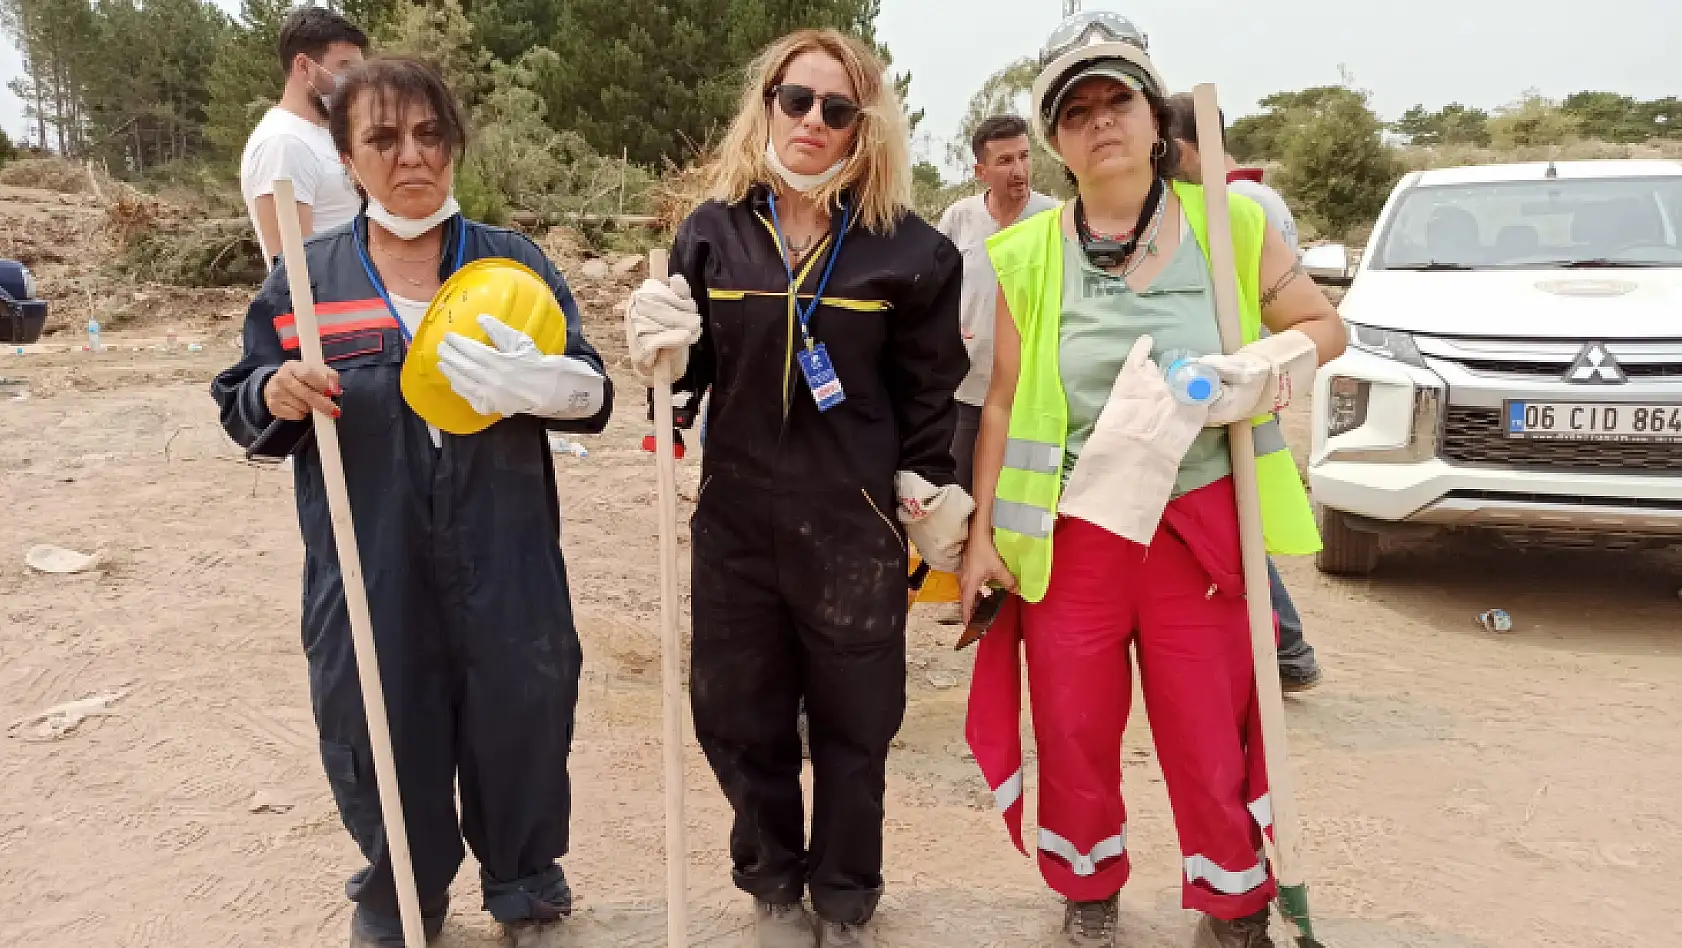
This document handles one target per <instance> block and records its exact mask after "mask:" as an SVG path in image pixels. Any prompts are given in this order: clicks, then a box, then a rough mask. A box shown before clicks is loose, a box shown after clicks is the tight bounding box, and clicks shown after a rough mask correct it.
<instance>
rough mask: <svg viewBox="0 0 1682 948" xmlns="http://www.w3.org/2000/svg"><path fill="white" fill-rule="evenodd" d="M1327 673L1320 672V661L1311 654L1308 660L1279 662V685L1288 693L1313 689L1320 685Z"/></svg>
mask: <svg viewBox="0 0 1682 948" xmlns="http://www.w3.org/2000/svg"><path fill="white" fill-rule="evenodd" d="M1324 677H1325V675H1323V674H1322V673H1321V672H1320V663H1319V662H1317V661H1315V660H1314V656H1312V655H1310V656H1309V657H1308V661H1307V662H1295V663H1291V664H1286V663H1285V662H1280V663H1279V687H1280V689H1281V690H1283V691H1284V692H1285V694H1288V695H1295V694H1301V693H1302V692H1304V691H1313V690H1314V689H1315V688H1318V687H1320V681H1321V679H1323V678H1324Z"/></svg>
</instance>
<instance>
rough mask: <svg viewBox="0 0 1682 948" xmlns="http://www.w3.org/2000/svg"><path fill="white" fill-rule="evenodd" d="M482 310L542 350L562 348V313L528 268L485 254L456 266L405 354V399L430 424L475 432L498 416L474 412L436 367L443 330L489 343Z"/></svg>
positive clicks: (545, 286) (564, 337)
mask: <svg viewBox="0 0 1682 948" xmlns="http://www.w3.org/2000/svg"><path fill="white" fill-rule="evenodd" d="M480 314H486V315H490V316H494V317H496V319H497V320H499V321H501V322H502V323H504V324H505V325H507V326H508V327H510V328H512V329H518V330H519V331H521V332H523V333H525V334H526V335H528V336H530V337H531V339H532V341H533V342H535V343H537V348H538V350H539V351H541V352H543V353H544V354H545V355H562V354H564V353H565V352H566V346H567V320H566V313H564V312H562V311H561V304H560V303H559V302H557V301H556V299H555V293H554V291H552V290H551V289H549V284H547V283H545V282H544V281H543V278H542V277H540V276H538V275H537V274H536V273H534V272H532V270H531V268H530V267H527V266H525V265H524V264H522V263H519V262H517V261H514V260H508V259H506V258H503V257H486V258H484V259H482V260H475V261H473V262H472V263H469V264H468V265H466V266H464V267H462V268H461V269H460V270H457V271H456V272H455V274H454V275H452V276H451V277H450V278H449V279H448V280H446V281H445V282H444V285H443V286H442V287H440V288H439V290H438V295H436V296H434V297H433V298H432V305H431V306H429V307H427V310H426V318H425V319H423V320H421V324H420V328H419V329H417V330H415V336H414V339H413V340H411V341H410V343H409V353H408V355H406V356H405V357H404V358H403V400H404V401H406V402H408V403H409V407H410V408H412V409H414V410H415V414H417V415H419V416H420V417H421V418H422V419H423V420H425V421H426V422H427V423H428V424H431V425H434V426H436V427H437V428H438V430H440V431H447V432H449V433H450V434H455V435H468V434H474V433H475V432H479V431H483V430H485V429H486V428H489V427H490V426H491V425H492V424H493V423H495V422H496V421H497V420H498V419H500V418H501V417H502V416H501V415H481V414H479V413H478V412H476V411H474V410H473V408H472V406H470V405H468V404H467V400H466V399H464V398H462V397H461V396H460V395H457V394H456V392H455V389H453V388H451V387H450V380H449V379H447V378H445V377H444V374H443V373H442V372H440V371H438V344H439V343H441V342H443V341H444V334H445V333H451V332H453V333H460V334H461V335H463V336H465V337H467V338H468V339H473V340H475V341H477V342H482V343H484V344H485V345H492V343H491V341H490V339H488V338H487V337H486V336H485V331H484V330H483V329H482V328H480V326H479V316H480Z"/></svg>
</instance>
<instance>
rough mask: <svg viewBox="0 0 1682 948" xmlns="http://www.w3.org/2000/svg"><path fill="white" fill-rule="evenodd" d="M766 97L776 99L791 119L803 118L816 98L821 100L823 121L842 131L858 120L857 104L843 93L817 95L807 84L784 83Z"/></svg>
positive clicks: (815, 101) (810, 109) (779, 106)
mask: <svg viewBox="0 0 1682 948" xmlns="http://www.w3.org/2000/svg"><path fill="white" fill-rule="evenodd" d="M768 98H773V99H776V100H777V107H778V108H780V109H782V110H783V114H784V115H786V116H788V117H789V118H791V119H795V120H799V119H803V118H805V117H806V116H807V115H808V114H809V113H810V112H811V111H812V106H813V105H815V104H816V103H817V102H818V100H820V99H822V100H823V123H824V124H825V125H828V126H829V127H830V128H832V129H834V130H836V131H838V132H843V131H846V130H847V129H849V128H851V127H852V125H853V123H854V122H856V121H858V117H859V104H858V103H857V102H854V101H853V100H852V99H849V98H847V97H846V96H844V95H822V96H820V95H818V94H817V92H815V91H813V90H812V89H811V88H810V87H808V86H797V85H794V84H792V83H785V84H783V85H780V86H777V87H776V88H774V89H772V90H771V92H770V95H769V96H768Z"/></svg>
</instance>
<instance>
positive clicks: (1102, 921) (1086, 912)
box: [1058, 895, 1117, 948]
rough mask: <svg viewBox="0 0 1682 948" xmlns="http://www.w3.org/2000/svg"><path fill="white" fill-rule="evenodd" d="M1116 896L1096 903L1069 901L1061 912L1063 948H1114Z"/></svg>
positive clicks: (1061, 943)
mask: <svg viewBox="0 0 1682 948" xmlns="http://www.w3.org/2000/svg"><path fill="white" fill-rule="evenodd" d="M1116 898H1117V897H1116V896H1113V895H1112V896H1110V897H1109V898H1107V899H1101V900H1099V901H1097V902H1075V901H1072V900H1071V901H1070V902H1069V905H1068V907H1067V908H1065V909H1064V910H1063V940H1062V941H1061V942H1059V943H1058V944H1060V945H1062V946H1064V948H1115V929H1116Z"/></svg>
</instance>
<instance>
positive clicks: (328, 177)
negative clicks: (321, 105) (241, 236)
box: [239, 108, 362, 257]
mask: <svg viewBox="0 0 1682 948" xmlns="http://www.w3.org/2000/svg"><path fill="white" fill-rule="evenodd" d="M276 178H291V179H292V188H293V190H294V191H295V192H297V195H298V203H300V204H308V205H309V206H310V213H311V215H312V218H311V222H310V232H311V233H312V234H319V233H322V232H324V231H329V230H332V229H333V228H335V227H337V226H339V225H340V224H343V223H345V222H346V221H348V220H350V219H351V218H353V217H355V216H356V212H357V211H358V210H360V209H361V207H362V199H361V198H359V197H357V194H356V188H354V187H352V185H351V183H350V175H348V174H346V173H345V168H344V165H343V164H341V163H340V162H339V150H338V149H337V148H334V147H333V136H332V135H331V134H329V133H328V131H327V129H325V128H323V127H321V126H320V125H317V124H315V123H314V122H310V121H307V120H305V119H303V118H300V117H298V116H296V115H294V114H292V113H291V112H288V111H286V110H285V109H282V108H273V109H270V110H269V111H268V114H266V115H264V116H263V120H262V121H261V122H258V123H257V127H256V128H255V129H252V131H251V137H250V138H248V139H246V142H245V153H244V154H243V155H241V156H240V160H239V189H240V192H241V193H243V194H244V195H245V212H246V213H247V214H249V215H250V216H251V226H252V227H256V226H257V199H258V198H260V197H262V196H263V195H265V194H273V193H274V182H275V179H276ZM306 236H308V235H306ZM258 240H259V241H261V240H262V236H261V233H260V232H259V236H258ZM278 253H280V248H279V247H267V246H265V247H264V248H263V254H264V256H265V257H273V256H274V255H275V254H278Z"/></svg>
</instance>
